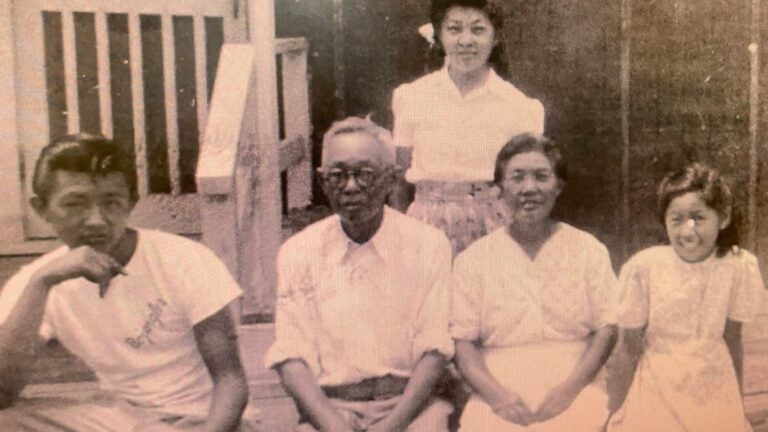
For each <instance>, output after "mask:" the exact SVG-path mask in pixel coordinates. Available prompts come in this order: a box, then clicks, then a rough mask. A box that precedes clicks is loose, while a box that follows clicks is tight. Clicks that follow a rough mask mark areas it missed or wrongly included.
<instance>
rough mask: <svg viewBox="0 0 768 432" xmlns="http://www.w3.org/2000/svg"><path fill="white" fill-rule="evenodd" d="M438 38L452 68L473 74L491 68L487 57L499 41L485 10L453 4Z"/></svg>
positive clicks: (455, 70)
mask: <svg viewBox="0 0 768 432" xmlns="http://www.w3.org/2000/svg"><path fill="white" fill-rule="evenodd" d="M439 38H440V43H441V44H442V47H443V50H444V51H445V55H446V56H447V58H448V65H449V66H448V67H449V68H450V69H451V70H452V71H454V72H459V73H472V72H477V71H482V70H486V69H488V68H489V67H490V66H489V64H488V58H489V57H490V55H491V51H492V50H493V48H494V47H495V46H496V43H497V41H496V32H495V30H494V28H493V24H492V23H491V21H490V20H489V19H488V16H487V15H486V14H485V12H483V11H482V10H479V9H474V8H468V7H460V6H454V7H451V8H450V9H448V12H447V13H446V14H445V18H444V19H443V23H442V25H441V26H440V33H439Z"/></svg>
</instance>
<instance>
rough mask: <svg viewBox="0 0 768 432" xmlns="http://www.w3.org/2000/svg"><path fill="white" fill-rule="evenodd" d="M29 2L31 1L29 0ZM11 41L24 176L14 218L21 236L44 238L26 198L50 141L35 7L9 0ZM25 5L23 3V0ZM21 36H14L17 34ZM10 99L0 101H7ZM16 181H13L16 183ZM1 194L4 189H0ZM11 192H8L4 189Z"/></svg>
mask: <svg viewBox="0 0 768 432" xmlns="http://www.w3.org/2000/svg"><path fill="white" fill-rule="evenodd" d="M30 1H31V0H30ZM12 3H13V7H12V9H13V15H14V19H13V26H12V28H13V35H14V37H13V39H10V40H13V42H14V43H15V51H16V52H15V57H14V58H15V63H16V71H15V74H14V77H15V80H16V104H17V105H16V107H17V111H16V127H17V140H16V141H15V142H16V143H17V145H18V147H17V151H18V153H19V154H20V155H21V157H22V160H20V161H19V163H20V164H23V166H24V173H23V174H24V178H25V179H27V181H26V182H25V184H24V185H23V186H22V188H21V189H22V190H23V191H24V197H23V198H22V201H23V202H24V205H23V208H24V216H23V218H22V219H21V220H18V221H16V224H17V226H18V225H21V226H22V227H23V228H24V232H25V238H26V237H27V236H29V237H48V236H52V235H53V231H52V230H51V229H50V227H49V226H48V225H47V224H46V223H45V221H43V220H42V219H41V218H39V217H38V216H37V215H36V214H35V213H34V211H33V210H32V207H31V206H30V205H29V204H28V198H29V197H31V196H32V185H31V181H29V179H31V178H32V172H33V168H34V161H35V160H36V159H37V156H38V154H39V153H40V149H42V148H43V146H45V145H46V144H47V143H48V141H49V140H50V136H49V135H50V131H49V124H48V100H47V94H46V91H45V89H46V79H45V67H44V65H45V59H44V51H43V47H44V40H43V36H44V33H43V18H42V14H41V13H40V10H39V9H34V8H26V7H20V6H21V4H20V3H19V2H17V1H13V2H12ZM23 4H25V5H26V4H27V3H23ZM20 34H21V35H24V37H17V36H18V35H20ZM8 103H10V101H2V104H3V105H5V104H8ZM18 181H19V180H17V182H18ZM2 191H3V196H5V193H6V192H5V189H2ZM8 193H11V194H12V192H8Z"/></svg>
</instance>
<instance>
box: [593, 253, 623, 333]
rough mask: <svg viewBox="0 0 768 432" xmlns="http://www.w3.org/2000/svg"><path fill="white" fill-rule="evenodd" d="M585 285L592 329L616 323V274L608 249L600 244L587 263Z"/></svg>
mask: <svg viewBox="0 0 768 432" xmlns="http://www.w3.org/2000/svg"><path fill="white" fill-rule="evenodd" d="M588 266H589V267H590V268H589V270H588V271H587V278H588V280H587V287H588V294H589V301H590V303H591V306H592V326H593V328H592V329H593V330H597V329H599V328H601V327H604V326H607V325H612V324H616V301H617V295H618V291H617V290H618V287H617V280H616V274H615V273H614V272H613V267H611V258H610V255H609V253H608V249H607V248H606V247H605V246H603V245H602V244H601V245H600V247H599V249H598V252H597V253H596V254H595V256H594V257H593V259H591V260H590V261H589V263H588Z"/></svg>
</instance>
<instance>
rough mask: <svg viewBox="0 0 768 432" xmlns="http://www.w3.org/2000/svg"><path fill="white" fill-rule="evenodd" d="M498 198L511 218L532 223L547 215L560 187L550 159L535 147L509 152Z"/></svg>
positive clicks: (538, 221)
mask: <svg viewBox="0 0 768 432" xmlns="http://www.w3.org/2000/svg"><path fill="white" fill-rule="evenodd" d="M501 188H502V194H501V196H502V199H503V200H504V202H505V203H506V204H507V206H508V207H509V209H510V210H511V212H512V215H513V218H514V221H515V222H519V223H523V224H527V225H536V224H539V223H544V222H546V221H547V220H548V219H549V215H550V213H551V212H552V208H553V207H554V205H555V201H556V200H557V197H558V196H559V195H560V192H561V190H562V187H561V183H560V180H559V179H558V178H557V175H556V174H555V171H554V167H553V166H552V163H551V162H550V160H549V159H548V158H547V157H546V156H545V155H544V154H543V153H540V152H538V151H528V152H525V153H518V154H516V155H514V156H512V158H511V159H509V162H507V166H506V168H505V170H504V176H503V178H502V182H501Z"/></svg>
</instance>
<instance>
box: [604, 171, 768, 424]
mask: <svg viewBox="0 0 768 432" xmlns="http://www.w3.org/2000/svg"><path fill="white" fill-rule="evenodd" d="M658 200H659V201H658V202H659V213H660V214H659V216H660V217H661V219H662V221H663V223H664V225H665V227H666V229H667V236H668V237H669V243H670V244H669V245H668V246H654V247H651V248H648V249H645V250H643V251H641V252H639V253H638V254H637V255H635V256H634V257H632V258H631V259H630V260H629V261H628V262H627V263H626V264H625V265H624V267H623V268H622V270H621V274H620V276H619V287H620V288H619V292H620V297H619V307H618V324H619V327H620V328H621V338H622V341H623V343H622V348H621V349H622V350H623V351H622V352H621V353H620V356H621V357H620V358H621V361H619V362H618V364H617V369H618V370H617V373H618V374H621V373H624V374H626V375H625V376H631V375H632V374H634V379H633V380H632V382H631V385H629V388H628V389H627V388H626V386H624V388H621V389H619V394H618V398H619V400H621V399H624V396H625V397H626V398H625V399H624V403H623V405H622V406H621V408H620V409H619V410H618V412H616V413H615V414H614V415H613V417H612V418H611V420H610V421H609V423H608V431H671V432H674V431H688V432H693V431H732V432H736V431H751V430H752V429H751V427H750V425H749V423H748V421H747V420H746V418H745V416H744V407H743V405H742V400H741V391H740V388H741V384H740V383H741V364H742V363H741V361H742V356H741V353H742V351H741V325H742V323H744V322H748V321H750V320H751V319H752V318H754V317H755V315H756V314H757V313H758V312H759V311H760V309H761V307H762V301H763V289H764V286H763V280H762V277H761V275H760V270H759V269H758V264H757V259H756V258H755V256H754V255H752V254H751V253H749V252H747V251H745V250H740V249H739V248H738V246H737V240H738V239H737V235H736V231H735V227H734V226H733V224H731V218H732V217H731V216H732V206H733V203H732V200H733V199H732V196H731V193H730V190H729V188H728V186H727V185H726V184H725V182H724V180H723V179H722V178H721V177H720V176H719V174H718V172H717V171H716V170H714V169H712V168H710V167H708V166H705V165H702V164H692V165H690V166H688V167H686V168H685V169H683V170H680V171H676V172H673V173H671V174H669V175H667V176H666V177H665V178H664V180H663V181H662V182H661V185H660V186H659V190H658Z"/></svg>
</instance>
